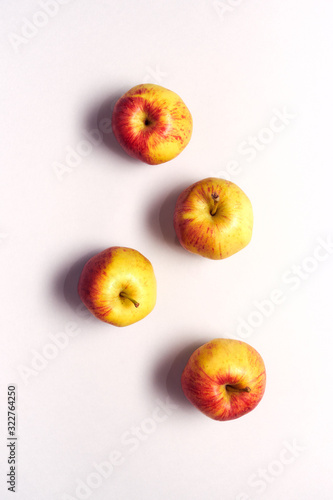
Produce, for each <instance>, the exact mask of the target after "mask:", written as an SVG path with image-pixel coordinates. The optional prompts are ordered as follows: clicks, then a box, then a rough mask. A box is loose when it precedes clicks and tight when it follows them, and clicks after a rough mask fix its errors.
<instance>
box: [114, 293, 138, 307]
mask: <svg viewBox="0 0 333 500" xmlns="http://www.w3.org/2000/svg"><path fill="white" fill-rule="evenodd" d="M119 295H120V297H125V299H128V300H130V301H131V302H133V304H134V305H135V307H139V305H140V304H139V302H137V301H136V300H134V299H132V297H129V296H128V295H127V293H126V292H120V294H119Z"/></svg>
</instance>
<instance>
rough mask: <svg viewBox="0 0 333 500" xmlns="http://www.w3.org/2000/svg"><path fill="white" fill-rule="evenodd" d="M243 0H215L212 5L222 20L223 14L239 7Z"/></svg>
mask: <svg viewBox="0 0 333 500" xmlns="http://www.w3.org/2000/svg"><path fill="white" fill-rule="evenodd" d="M243 2H244V0H215V1H214V2H213V7H214V10H215V12H216V13H217V15H218V16H219V18H220V19H221V20H222V19H223V18H224V16H225V14H230V13H231V12H234V10H235V9H236V8H237V7H239V6H240V5H241V4H242V3H243Z"/></svg>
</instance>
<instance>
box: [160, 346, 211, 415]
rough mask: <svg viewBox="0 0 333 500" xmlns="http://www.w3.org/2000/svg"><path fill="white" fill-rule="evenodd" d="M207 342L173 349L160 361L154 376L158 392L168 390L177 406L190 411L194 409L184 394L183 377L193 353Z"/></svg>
mask: <svg viewBox="0 0 333 500" xmlns="http://www.w3.org/2000/svg"><path fill="white" fill-rule="evenodd" d="M205 342H206V340H202V341H196V342H193V343H192V344H190V345H188V346H186V347H183V348H182V349H175V348H174V349H172V350H171V351H170V352H169V353H168V354H166V355H165V356H164V357H163V358H162V359H161V360H160V363H159V364H158V365H157V367H156V369H155V371H154V374H153V383H154V386H155V388H156V389H157V391H158V392H159V393H160V392H165V389H166V390H167V393H168V395H169V396H170V398H171V399H172V401H173V402H174V403H175V404H178V405H179V406H182V407H183V408H187V409H188V410H190V411H191V409H192V408H193V407H192V405H191V403H190V402H189V401H188V400H187V399H186V397H185V395H184V393H183V390H182V386H181V376H182V373H183V370H184V368H185V366H186V363H187V362H188V360H189V358H190V356H191V354H192V353H193V351H195V350H196V349H197V348H198V347H200V346H201V345H203V344H204V343H205Z"/></svg>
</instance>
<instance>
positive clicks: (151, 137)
mask: <svg viewBox="0 0 333 500" xmlns="http://www.w3.org/2000/svg"><path fill="white" fill-rule="evenodd" d="M192 128H193V121H192V116H191V113H190V112H189V110H188V108H187V107H186V105H185V104H184V102H183V101H182V99H181V98H180V97H179V96H178V95H177V94H175V92H172V91H171V90H168V89H166V88H164V87H161V86H160V85H155V84H153V83H147V84H141V85H136V86H135V87H133V88H132V89H130V90H129V91H128V92H126V94H124V95H123V96H122V97H121V98H120V99H119V100H118V101H117V102H116V104H115V107H114V109H113V113H112V130H113V133H114V135H115V137H116V139H117V141H118V142H119V144H120V145H121V146H122V148H123V149H124V150H125V151H126V153H128V154H129V155H130V156H132V157H133V158H136V159H138V160H141V161H143V162H145V163H148V164H150V165H157V164H160V163H164V162H166V161H169V160H172V159H173V158H175V157H176V156H177V155H179V153H181V152H182V151H183V149H184V148H185V147H186V146H187V144H188V143H189V140H190V138H191V135H192Z"/></svg>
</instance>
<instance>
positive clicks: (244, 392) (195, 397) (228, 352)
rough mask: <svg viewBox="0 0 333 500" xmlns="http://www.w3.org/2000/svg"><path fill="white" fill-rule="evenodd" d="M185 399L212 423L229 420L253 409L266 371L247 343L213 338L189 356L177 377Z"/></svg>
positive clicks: (257, 401)
mask: <svg viewBox="0 0 333 500" xmlns="http://www.w3.org/2000/svg"><path fill="white" fill-rule="evenodd" d="M181 384H182V388H183V392H184V394H185V396H186V397H187V399H188V400H189V401H190V402H191V403H192V404H193V405H194V406H195V407H196V408H198V410H200V411H201V412H202V413H204V414H205V415H207V417H210V418H212V419H214V420H233V419H235V418H238V417H241V416H242V415H245V414H246V413H248V412H250V411H251V410H253V409H254V408H255V407H256V406H257V404H258V403H259V402H260V400H261V399H262V397H263V395H264V392H265V385H266V370H265V365H264V362H263V359H262V357H261V356H260V354H259V353H258V352H257V351H256V350H255V349H254V348H253V347H252V346H250V345H249V344H247V343H246V342H243V341H240V340H234V339H215V340H212V341H210V342H207V344H204V345H203V346H201V347H199V348H198V349H197V350H196V351H194V353H193V354H192V355H191V357H190V359H189V361H188V363H187V365H186V367H185V369H184V371H183V374H182V377H181Z"/></svg>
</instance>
